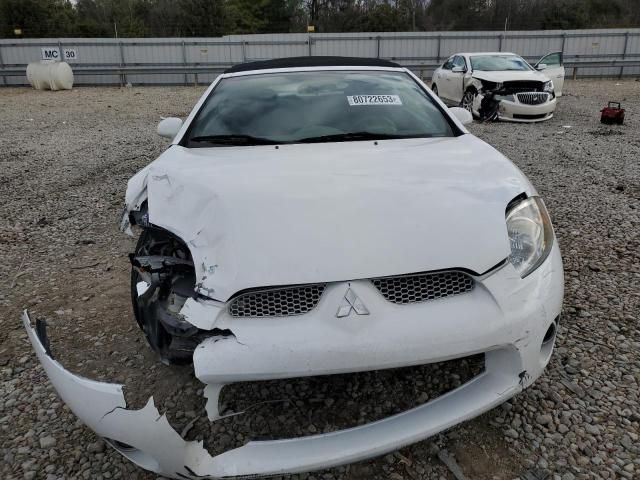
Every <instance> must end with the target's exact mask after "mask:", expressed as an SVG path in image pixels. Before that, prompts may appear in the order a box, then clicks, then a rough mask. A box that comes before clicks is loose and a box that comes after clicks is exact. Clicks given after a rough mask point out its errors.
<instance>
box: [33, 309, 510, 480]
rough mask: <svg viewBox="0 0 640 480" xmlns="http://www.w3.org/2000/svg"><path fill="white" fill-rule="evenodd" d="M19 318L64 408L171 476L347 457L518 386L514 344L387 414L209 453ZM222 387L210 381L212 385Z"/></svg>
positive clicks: (407, 440)
mask: <svg viewBox="0 0 640 480" xmlns="http://www.w3.org/2000/svg"><path fill="white" fill-rule="evenodd" d="M23 323H24V326H25V329H26V331H27V334H28V336H29V339H30V340H31V343H32V345H33V348H34V350H35V351H36V354H37V356H38V359H39V360H40V362H41V363H42V366H43V367H44V369H45V371H46V373H47V375H48V377H49V380H50V381H51V383H52V384H53V386H54V387H55V389H56V390H57V392H58V394H59V395H60V397H62V399H63V400H64V401H65V402H66V403H67V405H68V406H69V408H71V410H72V411H73V412H74V413H75V414H76V415H77V416H78V418H80V419H81V420H82V421H83V422H84V423H85V424H86V425H88V426H89V427H90V428H91V429H92V430H94V431H95V432H96V433H97V434H98V435H100V436H101V437H103V438H105V439H106V440H107V441H108V443H109V444H110V445H111V446H112V447H113V448H115V449H116V450H118V451H119V452H120V453H121V454H122V455H123V456H125V457H127V458H128V459H129V460H131V461H132V462H134V463H136V464H137V465H139V466H140V467H142V468H144V469H147V470H151V471H153V472H155V473H157V474H160V475H164V476H166V477H171V478H180V479H185V478H188V479H195V478H226V477H234V476H261V475H276V474H283V473H297V472H307V471H311V470H317V469H321V468H328V467H333V466H337V465H342V464H345V463H351V462H355V461H359V460H362V459H366V458H370V457H373V456H377V455H382V454H385V453H387V452H389V451H393V450H395V449H397V448H400V447H403V446H405V445H408V444H411V443H414V442H416V441H419V440H423V439H425V438H428V437H430V436H432V435H434V434H437V433H438V432H440V431H442V430H444V429H447V428H449V427H451V426H453V425H455V424H457V423H459V422H461V421H464V420H467V419H471V418H473V417H475V416H477V415H479V414H481V413H483V412H485V411H487V410H489V409H491V408H493V407H495V406H497V405H499V404H501V403H502V402H504V401H506V400H507V399H508V398H510V397H511V396H513V395H514V394H516V393H518V392H519V391H520V390H521V389H522V385H521V378H520V376H519V375H520V374H521V373H522V371H523V364H522V358H521V356H520V354H519V353H518V351H517V350H516V349H514V348H512V347H505V348H501V349H498V350H493V351H491V352H487V353H486V354H485V370H484V372H483V373H481V374H480V375H478V376H476V377H474V378H473V379H472V380H470V381H469V382H467V383H465V384H463V385H462V386H460V387H458V388H457V389H455V390H453V391H451V392H449V393H447V394H445V395H443V396H441V397H438V398H436V399H434V400H432V401H430V402H428V403H426V404H424V405H421V406H419V407H416V408H413V409H411V410H408V411H406V412H404V413H400V414H398V415H394V416H391V417H388V418H386V419H383V420H380V421H376V422H373V423H369V424H366V425H362V426H359V427H355V428H350V429H346V430H342V431H337V432H331V433H327V434H320V435H313V436H308V437H303V438H299V439H286V440H273V441H251V442H249V443H247V444H246V445H244V446H242V447H239V448H236V449H233V450H229V451H227V452H225V453H223V454H221V455H218V456H215V457H212V456H211V455H210V454H209V453H208V452H207V451H206V450H205V449H204V448H203V445H202V442H188V441H185V440H184V439H183V438H181V436H180V435H179V434H178V433H177V432H176V431H175V430H174V429H173V428H172V427H171V426H170V425H169V422H168V421H167V419H166V417H165V416H164V415H162V414H160V413H159V412H158V410H157V408H156V407H155V405H154V403H153V398H150V399H149V401H148V403H147V405H146V406H145V407H144V408H142V409H141V410H128V409H127V405H126V402H125V398H124V395H123V392H122V388H123V387H122V385H117V384H109V383H102V382H97V381H93V380H88V379H85V378H82V377H79V376H77V375H74V374H72V373H70V372H68V371H67V370H65V369H64V368H63V367H62V366H61V365H60V363H58V362H57V361H56V360H54V359H53V357H52V355H51V351H50V349H49V348H48V339H47V337H46V328H45V325H44V322H42V323H41V322H38V327H37V328H36V329H34V328H33V327H32V325H31V321H30V319H29V315H28V313H27V312H26V311H25V312H24V315H23ZM217 387H220V385H208V390H211V389H213V390H217Z"/></svg>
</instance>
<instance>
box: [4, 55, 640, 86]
mask: <svg viewBox="0 0 640 480" xmlns="http://www.w3.org/2000/svg"><path fill="white" fill-rule="evenodd" d="M396 60H397V59H396ZM412 60H414V62H415V61H419V60H420V59H417V58H414V59H412ZM440 65H441V62H437V63H436V62H434V61H433V60H432V59H425V61H424V62H421V63H410V64H402V66H403V67H406V68H409V69H410V70H413V71H417V72H420V73H421V74H422V75H423V74H424V72H425V71H427V72H428V71H432V70H435V69H436V68H438V67H439V66H440ZM564 65H565V68H567V69H571V70H572V75H571V76H572V78H573V79H574V80H575V79H576V78H578V77H579V69H580V68H608V69H610V68H619V69H620V73H618V75H617V76H618V77H622V76H623V74H624V68H626V67H640V59H638V60H635V59H629V60H619V59H612V60H598V61H589V60H586V61H568V62H565V63H564ZM231 66H233V64H231V63H207V64H193V65H179V64H172V63H166V64H154V65H141V64H138V65H126V66H122V65H117V64H106V65H75V66H72V67H73V74H74V76H77V77H82V76H96V75H97V76H118V77H119V78H120V80H119V82H116V83H119V84H120V85H121V86H122V85H124V84H126V83H127V80H126V77H127V75H161V74H175V75H187V74H189V75H194V82H193V83H195V84H198V83H200V82H199V81H198V75H199V74H220V73H222V72H223V71H224V70H226V69H227V68H230V67H231ZM25 74H26V66H15V65H14V66H6V65H5V67H4V68H0V76H3V77H20V76H24V75H25ZM80 83H81V82H80ZM178 83H185V84H186V83H187V82H186V81H184V82H178ZM189 83H191V82H189Z"/></svg>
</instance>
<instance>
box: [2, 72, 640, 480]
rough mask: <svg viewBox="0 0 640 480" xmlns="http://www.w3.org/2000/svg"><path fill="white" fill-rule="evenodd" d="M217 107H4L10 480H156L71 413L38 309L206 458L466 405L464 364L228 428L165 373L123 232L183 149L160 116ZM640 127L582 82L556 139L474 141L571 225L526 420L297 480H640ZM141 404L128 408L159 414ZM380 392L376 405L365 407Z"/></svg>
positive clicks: (63, 99)
mask: <svg viewBox="0 0 640 480" xmlns="http://www.w3.org/2000/svg"><path fill="white" fill-rule="evenodd" d="M202 91H203V87H199V88H193V87H189V88H128V89H117V88H79V89H76V90H73V91H69V92H36V91H31V90H28V89H0V105H1V107H2V108H0V165H1V168H0V180H1V181H0V200H1V202H0V217H1V218H2V219H3V220H2V225H3V228H2V230H1V231H0V244H1V245H2V253H1V254H0V256H1V259H0V279H1V280H0V305H2V309H3V315H2V317H1V318H0V321H1V322H2V328H1V329H0V369H1V376H0V380H1V382H2V383H1V386H0V429H1V432H2V433H1V435H0V458H2V462H1V464H0V465H1V466H0V476H1V477H2V478H6V479H13V478H16V479H17V478H27V479H29V478H46V479H48V480H52V479H55V478H86V479H88V478H96V479H101V478H104V479H108V478H127V479H129V478H131V479H150V478H156V477H155V476H154V475H152V474H149V473H147V472H144V471H142V470H140V469H138V468H137V467H135V466H133V465H132V464H130V463H129V462H127V461H125V460H122V459H121V457H120V456H119V455H118V454H117V453H115V452H114V451H112V450H111V449H109V448H106V447H105V445H104V444H103V443H102V442H101V441H100V440H99V439H97V438H96V436H95V435H94V434H93V433H92V432H91V431H89V430H88V429H87V428H85V427H83V426H82V424H81V423H80V422H79V421H78V420H77V419H76V418H75V417H74V415H73V414H72V413H71V412H70V411H69V410H68V409H67V408H66V407H65V406H64V404H63V403H62V402H61V401H60V400H59V399H58V397H57V395H56V393H55V391H54V390H53V388H52V387H51V386H50V385H49V383H48V381H47V379H46V376H45V374H44V372H43V370H42V368H41V367H40V366H39V364H38V362H37V360H36V359H35V356H34V355H33V353H32V351H31V348H30V346H29V344H28V341H27V339H26V335H25V333H24V331H23V329H22V327H21V325H20V322H19V316H20V312H21V310H22V309H23V308H29V310H30V311H31V312H32V316H33V317H39V318H46V319H47V321H48V322H49V324H50V328H49V336H50V337H51V343H52V349H53V350H54V353H55V354H56V356H57V358H58V359H59V360H60V361H61V362H62V363H63V364H64V365H65V366H66V367H67V368H69V369H70V370H72V371H74V372H78V373H81V374H84V375H86V376H89V377H91V378H95V379H102V380H107V381H112V382H124V383H125V385H127V386H135V391H138V392H142V395H143V397H144V396H146V395H150V394H153V395H154V397H155V398H156V401H157V403H158V404H159V405H161V407H162V408H161V410H166V411H167V412H168V413H167V415H168V418H169V420H170V422H171V423H172V424H173V425H175V426H176V428H181V427H183V426H184V425H186V424H188V423H190V422H191V421H192V420H194V419H195V421H194V428H193V429H192V431H191V432H190V433H189V437H190V438H203V439H204V440H205V443H207V442H209V441H210V439H211V438H212V435H211V433H213V434H215V437H216V438H218V439H220V440H219V441H218V443H217V444H213V442H212V444H210V445H209V444H208V443H207V444H208V446H209V448H210V449H211V450H212V451H213V450H216V449H218V448H221V446H228V445H235V444H241V443H242V442H244V441H245V440H246V439H247V438H249V437H250V436H252V435H253V436H256V437H260V436H264V435H266V434H273V432H272V428H278V427H282V431H283V432H288V433H294V434H309V433H313V432H315V431H320V430H330V429H332V428H335V426H336V425H340V426H343V425H344V424H359V423H363V422H366V421H368V420H371V419H372V418H376V417H377V416H379V415H386V414H387V413H388V412H390V411H394V408H398V406H401V407H402V408H404V407H405V406H407V405H409V404H412V403H413V402H423V401H426V400H427V399H429V398H432V397H433V396H434V395H437V394H438V393H440V392H443V391H446V390H447V389H450V388H453V387H455V386H456V385H457V384H459V383H460V381H463V379H464V377H465V375H466V374H468V372H469V370H470V369H471V368H472V366H470V365H468V364H466V363H464V362H453V363H447V364H442V365H436V366H432V367H424V368H418V369H413V370H403V371H402V372H397V374H396V373H394V374H388V373H387V374H384V373H382V374H364V375H359V376H346V377H343V376H341V377H340V378H335V379H331V378H330V379H327V381H326V382H318V381H287V382H270V383H268V384H265V385H264V386H261V385H260V386H257V385H256V384H248V385H237V386H233V387H232V388H231V389H230V390H229V391H228V392H227V393H225V394H224V396H223V398H222V402H223V404H224V405H226V408H228V409H230V410H235V409H236V408H242V407H243V406H247V405H250V404H251V403H252V402H253V401H255V400H256V399H264V398H272V399H274V398H275V399H285V400H286V401H283V402H279V403H277V404H271V405H269V406H268V407H267V406H264V405H263V406H262V407H261V409H260V411H259V412H255V414H254V415H245V416H240V417H236V418H234V420H233V422H231V421H230V422H226V423H220V425H215V426H213V427H212V426H211V425H209V422H208V421H207V420H206V418H205V417H204V413H203V411H202V408H203V401H202V395H201V393H202V385H201V384H200V383H199V382H198V381H197V380H195V379H194V378H193V375H192V373H191V369H190V368H188V367H182V368H176V367H166V366H164V365H162V364H160V363H159V362H158V361H157V360H156V359H155V358H154V356H153V355H152V354H151V353H150V351H149V349H148V348H147V347H146V344H145V342H144V340H143V338H142V336H141V334H140V333H139V331H138V330H137V327H135V326H134V321H133V318H132V315H131V312H130V305H129V303H128V261H127V258H126V254H127V253H128V252H130V251H131V250H132V248H133V243H132V240H131V239H129V238H127V237H125V236H123V235H122V234H121V233H120V232H119V231H118V229H117V227H116V218H117V217H118V214H119V212H120V210H121V207H122V203H123V198H124V190H125V186H126V180H127V179H128V178H129V177H130V176H131V175H132V174H133V173H134V172H136V171H137V170H138V169H140V168H141V167H142V166H144V165H145V164H147V163H148V162H149V161H151V160H152V159H153V158H155V157H156V156H157V155H158V154H159V153H160V152H161V151H162V149H163V148H165V145H166V142H165V141H163V140H162V139H160V138H159V137H157V136H156V135H155V133H154V130H155V125H156V123H157V121H158V119H159V117H160V116H161V115H165V116H167V115H179V116H183V117H184V116H185V115H186V114H187V112H188V111H189V109H190V107H191V106H192V105H193V104H194V102H195V101H196V99H197V98H198V96H199V95H200V94H201V92H202ZM608 100H620V101H622V102H623V104H624V106H625V107H626V108H627V112H628V120H627V123H626V124H625V125H624V126H622V127H618V126H616V127H608V126H603V125H600V123H599V122H598V117H599V109H600V108H601V107H602V106H603V105H604V104H605V103H606V102H607V101H608ZM639 111H640V83H639V82H634V81H631V80H627V81H623V82H615V81H580V82H568V84H567V86H566V95H565V96H564V97H562V98H561V99H560V102H559V109H558V112H557V114H556V117H555V118H554V119H552V120H551V121H548V122H546V123H543V124H536V125H513V124H484V125H474V126H473V127H472V131H473V132H474V133H475V134H476V135H478V136H479V137H481V138H483V139H484V140H486V141H488V142H489V143H491V144H492V145H494V146H496V147H497V148H498V149H499V150H500V151H502V152H503V153H504V154H506V155H507V156H509V157H510V158H511V159H512V160H513V161H514V162H515V163H516V164H517V165H518V166H519V167H520V168H521V169H522V170H523V171H524V172H525V173H526V174H527V175H528V176H529V178H530V179H531V180H532V181H533V183H534V184H535V185H536V187H537V188H538V190H539V192H540V193H541V194H542V195H543V196H544V198H545V201H546V202H547V205H548V207H549V209H550V211H551V214H552V216H553V219H554V224H555V228H556V232H557V235H558V238H559V241H560V245H561V248H562V251H563V256H564V261H565V268H566V277H567V278H566V296H565V311H564V316H563V320H562V325H561V329H560V331H559V337H558V345H557V348H556V352H555V354H554V356H553V358H552V361H551V363H550V365H549V367H548V368H547V370H546V373H545V374H544V375H543V376H542V377H541V378H540V379H539V380H538V381H537V382H536V383H535V384H534V385H533V386H532V387H531V388H529V389H528V390H526V391H525V392H524V393H522V394H520V395H519V396H517V397H516V398H514V399H513V400H511V401H510V402H508V403H505V404H504V405H502V406H501V407H498V408H496V409H494V410H492V411H491V412H488V413H487V414H485V415H483V416H481V417H480V418H478V419H475V420H473V421H470V422H467V423H465V424H464V425H461V426H458V427H456V428H454V429H452V430H450V431H448V432H446V433H444V434H442V435H438V436H437V437H435V438H432V439H430V440H427V441H425V442H421V443H418V444H416V445H413V446H411V447H408V448H405V449H402V450H400V451H399V452H395V453H393V454H389V455H387V456H385V457H383V458H378V459H374V460H371V461H368V462H361V463H358V464H355V465H351V466H348V467H341V468H336V469H331V470H327V471H324V472H319V473H314V474H311V475H301V476H295V478H309V479H311V478H316V479H320V478H322V479H336V478H353V479H356V478H363V479H364V478H367V479H368V478H379V479H389V478H391V479H396V480H397V479H402V478H410V479H422V478H453V475H452V473H451V472H450V471H449V470H448V469H447V467H446V466H445V465H444V464H443V462H442V461H441V460H440V459H439V455H438V454H439V453H440V457H442V456H443V455H442V454H443V453H444V452H445V451H446V452H449V457H451V458H455V460H456V461H457V462H458V464H459V465H460V466H461V468H462V469H463V470H464V472H465V474H466V475H467V476H468V477H469V478H473V479H476V478H480V479H485V478H486V479H493V478H516V477H519V476H524V477H525V478H544V477H545V475H552V476H551V477H550V478H557V479H562V480H570V479H573V478H633V477H634V475H640V473H636V472H640V438H639V434H640V405H639V398H638V397H639V388H638V384H639V382H640V358H639V352H640V330H639V327H638V313H639V312H640V288H639V287H640V262H639V258H640V254H639V253H638V252H639V251H640V241H639V235H638V233H639V232H640V225H639V217H640V214H639V210H638V208H639V207H640V202H639V201H638V200H639V199H640V175H639V173H640V172H639V171H640V168H639V166H638V159H639V158H640V127H639V125H640V122H639V121H638V119H637V112H639ZM130 390H131V389H127V399H128V401H130V402H131V404H132V405H140V403H141V402H143V401H144V400H143V399H142V398H139V397H137V396H134V395H132V394H131V393H130ZM388 391H392V392H393V395H390V396H386V397H384V396H383V397H380V395H381V394H384V393H385V392H388ZM371 393H375V394H376V395H377V396H374V395H371V396H372V397H373V398H376V399H377V400H378V401H377V403H372V402H366V401H364V400H363V399H367V398H369V397H370V394H371ZM332 407H333V408H332ZM336 407H338V408H337V409H336ZM336 411H338V412H341V414H340V415H338V414H336ZM272 420H273V421H272ZM276 420H277V422H276ZM272 423H279V424H280V425H279V426H278V425H272Z"/></svg>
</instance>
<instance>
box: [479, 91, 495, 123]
mask: <svg viewBox="0 0 640 480" xmlns="http://www.w3.org/2000/svg"><path fill="white" fill-rule="evenodd" d="M499 110H500V100H498V99H496V96H495V93H494V92H486V93H485V94H484V95H483V96H482V100H480V108H479V109H478V114H479V115H480V120H481V121H483V122H494V121H496V120H498V111H499Z"/></svg>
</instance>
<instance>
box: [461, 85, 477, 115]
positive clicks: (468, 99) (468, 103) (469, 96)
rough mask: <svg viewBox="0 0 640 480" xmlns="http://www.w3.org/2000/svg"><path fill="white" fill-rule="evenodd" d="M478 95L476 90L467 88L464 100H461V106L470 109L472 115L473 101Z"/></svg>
mask: <svg viewBox="0 0 640 480" xmlns="http://www.w3.org/2000/svg"><path fill="white" fill-rule="evenodd" d="M476 95H477V94H476V92H474V91H473V90H467V91H466V92H464V96H463V97H462V101H461V102H460V106H461V107H462V108H464V109H465V110H467V111H469V113H471V115H473V102H474V101H475V99H476ZM474 116H475V115H474Z"/></svg>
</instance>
